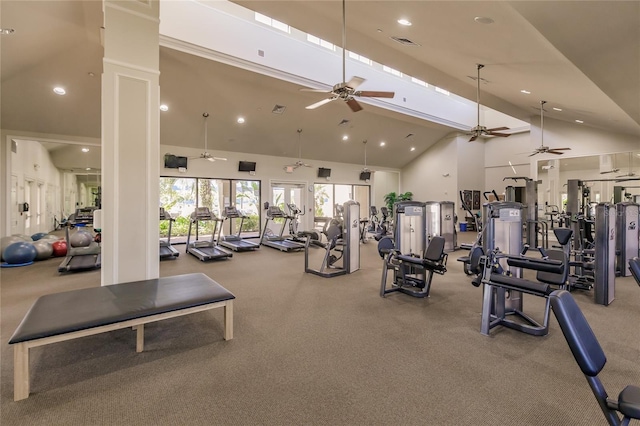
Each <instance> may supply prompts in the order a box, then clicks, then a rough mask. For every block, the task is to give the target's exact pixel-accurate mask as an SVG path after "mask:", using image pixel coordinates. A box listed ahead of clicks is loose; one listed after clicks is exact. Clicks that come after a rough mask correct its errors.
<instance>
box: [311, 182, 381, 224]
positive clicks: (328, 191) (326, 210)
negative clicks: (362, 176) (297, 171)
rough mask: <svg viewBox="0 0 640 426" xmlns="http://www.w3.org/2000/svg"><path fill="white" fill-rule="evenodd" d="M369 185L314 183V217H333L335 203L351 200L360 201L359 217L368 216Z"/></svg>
mask: <svg viewBox="0 0 640 426" xmlns="http://www.w3.org/2000/svg"><path fill="white" fill-rule="evenodd" d="M369 197H370V186H369V185H339V184H336V185H334V184H330V183H316V184H315V185H314V201H315V206H314V215H315V216H316V217H335V216H336V205H342V204H344V203H345V201H349V200H353V201H357V202H358V203H360V218H366V217H368V216H369Z"/></svg>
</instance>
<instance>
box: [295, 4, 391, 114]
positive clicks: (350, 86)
mask: <svg viewBox="0 0 640 426" xmlns="http://www.w3.org/2000/svg"><path fill="white" fill-rule="evenodd" d="M346 51H347V18H346V8H345V0H342V82H341V83H338V84H336V85H335V86H333V88H332V89H331V90H330V91H326V90H322V89H300V90H301V91H305V92H320V93H328V94H329V97H328V98H326V99H323V100H321V101H319V102H316V103H314V104H311V105H309V106H307V107H306V109H316V108H318V107H320V106H322V105H324V104H327V103H329V102H331V101H334V100H336V99H341V100H343V101H344V102H346V104H347V106H349V108H351V111H353V112H358V111H360V110H362V106H361V105H360V104H359V103H358V101H357V100H356V99H355V98H357V97H363V98H393V97H394V96H395V92H385V91H374V90H356V89H357V88H358V87H359V86H360V85H361V84H362V83H364V82H365V79H364V78H362V77H357V76H354V77H352V78H351V80H349V81H347V79H346V73H345V68H346Z"/></svg>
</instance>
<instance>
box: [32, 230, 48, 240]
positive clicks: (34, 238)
mask: <svg viewBox="0 0 640 426" xmlns="http://www.w3.org/2000/svg"><path fill="white" fill-rule="evenodd" d="M46 235H47V233H46V232H38V233H36V234H33V235H32V236H31V239H32V240H33V241H38V240H40V239H42V238H43V237H45V236H46Z"/></svg>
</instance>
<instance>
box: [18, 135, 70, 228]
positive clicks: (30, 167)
mask: <svg viewBox="0 0 640 426" xmlns="http://www.w3.org/2000/svg"><path fill="white" fill-rule="evenodd" d="M16 148H17V152H16V153H14V152H11V174H12V175H14V176H16V177H17V181H18V193H17V200H16V202H17V203H24V202H27V203H30V211H29V212H28V213H23V214H19V213H18V214H17V215H16V214H15V213H16V212H17V210H18V205H17V204H14V205H12V206H10V218H11V220H12V221H13V218H15V219H16V220H17V222H14V223H11V226H10V232H11V233H24V232H25V228H24V225H25V218H26V215H27V214H29V215H30V216H31V227H30V229H29V230H28V231H26V232H28V233H29V234H34V233H36V232H49V231H51V230H52V229H53V227H54V226H53V216H54V215H56V216H57V217H58V219H60V217H61V208H60V207H61V200H60V199H59V198H56V197H53V203H52V205H50V206H47V202H46V200H47V191H49V190H50V189H53V190H54V191H56V193H59V189H60V176H61V174H60V171H59V170H58V169H57V168H56V167H55V166H54V165H53V163H52V162H51V159H50V157H49V152H48V151H47V150H46V149H45V148H44V147H43V146H42V145H41V144H40V143H38V142H34V141H24V140H18V141H16ZM27 181H33V182H34V183H33V185H32V190H33V191H35V190H36V187H37V186H38V185H39V186H40V188H41V194H40V218H39V219H40V224H39V225H38V224H37V221H38V218H37V215H38V211H37V200H36V199H35V193H33V195H32V197H30V198H31V199H29V200H27V199H25V184H26V182H27ZM47 207H49V209H47Z"/></svg>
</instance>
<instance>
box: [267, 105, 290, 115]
mask: <svg viewBox="0 0 640 426" xmlns="http://www.w3.org/2000/svg"><path fill="white" fill-rule="evenodd" d="M285 109H287V107H286V106H283V105H277V104H276V106H274V107H273V109H272V110H271V112H272V113H274V114H282V113H283V112H284V110H285Z"/></svg>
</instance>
